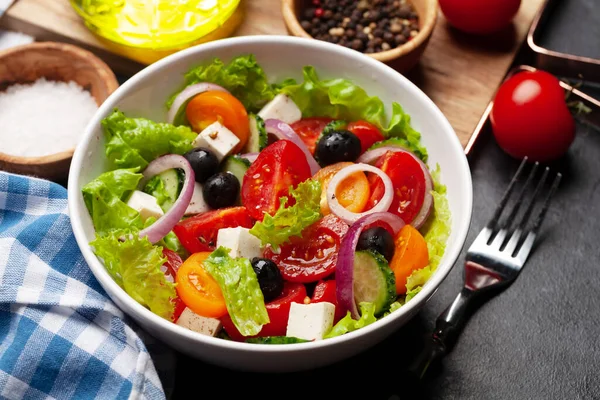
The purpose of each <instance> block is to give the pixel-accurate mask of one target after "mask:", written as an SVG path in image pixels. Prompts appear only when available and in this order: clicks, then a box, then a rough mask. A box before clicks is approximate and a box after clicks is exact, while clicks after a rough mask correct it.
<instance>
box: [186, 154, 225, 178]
mask: <svg viewBox="0 0 600 400" xmlns="http://www.w3.org/2000/svg"><path fill="white" fill-rule="evenodd" d="M183 156H184V157H185V159H186V160H188V162H189V163H190V165H191V166H192V169H193V170H194V175H195V176H196V182H198V183H204V182H205V181H206V180H207V179H208V178H209V177H210V176H212V175H214V174H216V173H217V172H218V170H219V159H218V158H217V156H215V154H214V153H213V152H212V151H210V150H209V149H206V148H204V147H197V148H195V149H192V150H190V151H188V152H187V153H185V154H184V155H183Z"/></svg>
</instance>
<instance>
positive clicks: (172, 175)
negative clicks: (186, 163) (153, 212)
mask: <svg viewBox="0 0 600 400" xmlns="http://www.w3.org/2000/svg"><path fill="white" fill-rule="evenodd" d="M183 180H184V176H183V171H179V170H178V169H175V168H174V169H168V170H166V171H163V172H161V173H160V174H158V175H156V176H155V177H153V178H152V179H150V180H149V181H148V183H147V184H146V186H145V187H144V192H146V193H148V194H150V195H152V196H154V197H156V200H157V201H158V204H159V205H160V207H161V208H162V210H163V211H164V212H167V211H168V210H169V209H170V208H171V207H173V204H174V203H175V201H176V200H177V198H178V197H179V193H180V192H181V189H182V187H183Z"/></svg>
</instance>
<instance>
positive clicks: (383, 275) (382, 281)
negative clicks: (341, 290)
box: [354, 250, 396, 315]
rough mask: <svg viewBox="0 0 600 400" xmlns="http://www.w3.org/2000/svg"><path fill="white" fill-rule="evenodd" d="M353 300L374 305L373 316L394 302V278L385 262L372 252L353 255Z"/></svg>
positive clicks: (359, 252)
mask: <svg viewBox="0 0 600 400" xmlns="http://www.w3.org/2000/svg"><path fill="white" fill-rule="evenodd" d="M354 300H355V301H356V303H357V304H359V303H361V302H364V301H366V302H369V303H373V304H375V315H380V314H381V313H383V312H384V311H386V310H387V309H388V308H389V307H390V305H391V304H392V303H393V302H394V301H395V300H396V277H395V276H394V272H393V271H392V270H391V268H390V266H389V264H388V262H387V260H386V259H385V258H384V257H383V256H382V255H381V254H379V253H377V252H375V251H373V250H361V251H357V252H356V253H355V254H354Z"/></svg>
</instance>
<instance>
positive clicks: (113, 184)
mask: <svg viewBox="0 0 600 400" xmlns="http://www.w3.org/2000/svg"><path fill="white" fill-rule="evenodd" d="M141 178H142V174H139V173H137V169H136V168H130V169H117V170H113V171H109V172H105V173H103V174H102V175H100V176H99V177H97V178H96V179H94V180H93V181H91V182H90V183H88V184H87V185H85V186H84V187H83V188H82V189H81V192H82V194H83V200H84V202H85V205H86V207H87V209H88V211H89V213H90V215H91V217H92V222H93V224H94V228H95V229H96V234H97V235H99V236H102V235H104V234H106V233H107V232H109V231H111V230H113V229H130V228H141V227H142V225H143V222H142V219H141V217H140V214H139V213H138V212H137V211H136V210H134V209H133V208H131V207H129V206H128V205H127V203H125V201H124V200H125V199H126V198H127V196H128V195H129V194H130V193H131V192H132V191H133V190H135V189H136V188H137V185H138V183H139V181H140V179H141Z"/></svg>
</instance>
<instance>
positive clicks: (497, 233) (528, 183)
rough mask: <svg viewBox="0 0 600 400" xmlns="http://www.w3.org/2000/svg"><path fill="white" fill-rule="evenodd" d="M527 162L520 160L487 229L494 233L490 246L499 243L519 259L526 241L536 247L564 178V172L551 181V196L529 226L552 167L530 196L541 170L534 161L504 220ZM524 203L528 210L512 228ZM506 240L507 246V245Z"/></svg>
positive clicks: (549, 192)
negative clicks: (554, 197) (536, 239)
mask: <svg viewBox="0 0 600 400" xmlns="http://www.w3.org/2000/svg"><path fill="white" fill-rule="evenodd" d="M527 161H528V160H527V158H524V159H523V160H522V161H521V164H520V165H519V168H518V169H517V172H516V173H515V175H514V176H513V178H512V179H511V181H510V183H509V185H508V187H507V188H506V191H505V192H504V195H503V196H502V199H501V200H500V203H499V204H498V207H497V208H496V210H495V212H494V215H493V216H492V218H491V220H490V222H489V223H488V225H487V227H488V228H489V229H490V230H491V231H492V236H491V237H490V238H489V240H488V244H490V243H492V242H497V243H498V244H499V248H500V250H506V251H508V252H510V253H512V255H513V256H516V253H517V252H518V251H519V249H520V248H521V247H522V246H523V242H524V241H527V242H528V243H529V245H532V244H533V240H534V239H535V236H536V234H537V232H538V231H539V229H540V226H541V225H542V222H543V221H544V218H545V216H546V212H547V211H548V207H549V206H550V201H551V199H552V196H553V195H554V193H555V192H556V189H557V188H558V185H559V183H560V180H561V178H562V174H561V173H557V174H556V175H555V176H554V179H553V181H552V184H551V186H550V189H549V190H548V193H547V194H546V198H545V199H544V202H543V204H542V206H541V209H540V211H539V212H538V214H537V216H536V218H535V219H534V220H533V222H532V223H531V224H529V225H528V222H529V220H530V218H531V215H532V213H533V211H534V208H535V206H536V204H537V203H538V200H539V198H540V196H541V195H542V192H543V189H544V186H545V184H546V181H547V180H548V176H549V175H550V168H549V167H546V168H544V170H543V171H542V175H541V177H540V178H539V180H538V181H537V184H536V185H535V188H534V189H533V193H531V194H529V192H531V188H532V186H533V184H534V183H533V182H534V181H535V180H536V175H538V169H539V167H540V164H539V163H538V162H535V163H534V164H533V166H532V167H531V169H530V171H529V174H527V178H526V179H525V182H524V183H523V185H522V186H521V189H520V191H519V193H518V195H517V198H516V200H514V204H513V206H512V210H511V211H510V214H509V215H508V216H507V217H506V218H504V219H502V218H501V217H502V213H503V212H504V210H505V208H506V206H507V203H508V202H509V200H510V198H511V195H512V193H513V192H514V191H515V188H516V186H517V183H518V182H519V180H520V179H521V178H522V177H521V175H523V173H524V171H525V169H526V167H527V164H528V162H527ZM524 204H526V207H525V211H524V212H523V213H522V214H521V216H520V221H519V222H518V223H517V225H516V226H515V227H514V228H513V225H514V224H515V222H516V221H517V219H518V218H517V217H518V214H519V211H520V209H521V206H522V205H524ZM507 238H508V243H506V241H507Z"/></svg>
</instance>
